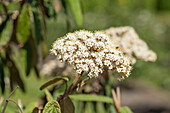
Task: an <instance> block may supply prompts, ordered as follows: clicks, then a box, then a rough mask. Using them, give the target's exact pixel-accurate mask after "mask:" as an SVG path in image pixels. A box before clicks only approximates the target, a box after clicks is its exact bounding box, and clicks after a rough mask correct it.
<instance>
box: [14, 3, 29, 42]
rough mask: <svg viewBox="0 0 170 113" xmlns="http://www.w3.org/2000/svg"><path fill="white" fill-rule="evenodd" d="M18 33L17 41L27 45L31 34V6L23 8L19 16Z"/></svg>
mask: <svg viewBox="0 0 170 113" xmlns="http://www.w3.org/2000/svg"><path fill="white" fill-rule="evenodd" d="M16 31H17V33H16V36H17V40H18V41H19V42H20V43H22V44H24V43H26V42H27V40H28V38H29V36H30V33H31V20H30V15H29V6H28V5H27V4H25V5H24V6H23V8H22V11H21V14H20V15H19V19H18V25H17V30H16Z"/></svg>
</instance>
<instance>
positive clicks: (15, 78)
mask: <svg viewBox="0 0 170 113" xmlns="http://www.w3.org/2000/svg"><path fill="white" fill-rule="evenodd" d="M9 46H10V48H9V50H7V54H6V61H8V63H9V64H10V65H7V66H8V69H9V72H10V86H11V89H13V87H14V83H16V84H18V85H19V86H20V88H21V89H22V90H23V91H24V92H25V87H24V83H23V81H22V78H21V73H20V71H19V69H18V67H17V65H18V64H17V62H15V59H14V55H15V54H16V53H15V52H16V50H14V51H12V49H11V48H14V47H16V46H13V45H12V44H10V45H9Z"/></svg>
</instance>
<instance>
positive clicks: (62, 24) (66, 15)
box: [0, 0, 170, 113]
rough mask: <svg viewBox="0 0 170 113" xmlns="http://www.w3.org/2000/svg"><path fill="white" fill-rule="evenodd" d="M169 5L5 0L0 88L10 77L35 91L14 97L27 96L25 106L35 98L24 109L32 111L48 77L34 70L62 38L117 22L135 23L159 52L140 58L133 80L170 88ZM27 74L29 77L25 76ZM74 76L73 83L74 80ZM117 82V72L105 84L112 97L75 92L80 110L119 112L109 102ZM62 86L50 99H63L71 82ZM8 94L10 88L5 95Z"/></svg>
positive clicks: (134, 0)
mask: <svg viewBox="0 0 170 113" xmlns="http://www.w3.org/2000/svg"><path fill="white" fill-rule="evenodd" d="M169 4H170V1H168V0H91V1H90V2H89V1H88V0H28V1H24V0H23V1H21V2H10V3H8V4H4V3H1V4H0V16H1V17H2V22H0V23H1V25H0V84H1V91H0V93H2V92H3V93H4V90H5V87H7V86H5V85H7V84H6V82H5V79H6V78H9V79H10V85H11V86H10V88H11V89H13V87H14V85H15V84H18V85H20V87H21V88H22V90H23V91H25V90H27V92H28V93H29V94H24V95H25V96H24V95H23V93H21V92H19V93H18V95H15V96H14V97H15V98H21V99H22V100H23V104H24V105H27V104H28V103H30V105H28V106H26V109H24V110H25V112H26V111H28V112H30V111H32V109H33V108H34V107H35V105H36V104H37V103H36V102H33V103H31V102H32V101H35V100H36V98H38V97H42V96H43V94H42V93H43V92H40V91H38V88H39V86H40V84H42V81H43V82H44V81H46V78H45V80H44V79H43V80H42V79H41V80H40V81H39V80H36V78H35V77H32V76H30V75H31V74H30V73H31V72H32V73H34V74H33V75H36V76H39V69H40V67H41V66H40V64H39V61H41V60H43V59H44V58H45V57H46V55H47V53H48V49H49V48H51V44H52V42H53V41H54V40H56V37H60V36H63V35H64V34H66V33H67V32H68V31H74V30H77V29H80V28H83V29H87V30H103V29H106V28H109V27H112V26H132V27H134V28H135V30H136V31H137V33H138V34H139V36H140V37H141V38H142V39H143V40H145V41H146V42H147V44H148V45H149V47H150V48H151V49H153V50H154V51H155V52H156V53H157V55H158V60H157V61H156V63H149V62H144V61H141V60H138V61H137V63H136V64H135V66H134V70H133V71H132V75H131V76H130V78H129V79H131V78H142V79H145V80H147V81H150V82H152V83H153V84H155V85H157V86H159V87H163V88H166V89H169V90H170V76H169V73H170V70H169V68H170V59H169V58H170V52H169V49H170V46H169V45H170V39H169V36H170V30H169V29H170V14H169V11H170V5H169ZM16 11H18V12H17V13H16ZM26 76H28V78H25V77H26ZM73 79H74V78H73ZM73 79H71V80H70V81H69V82H68V85H70V83H71V82H72V81H73ZM113 82H114V81H113V77H111V78H107V82H106V83H103V84H105V85H104V86H103V89H102V91H101V92H100V93H99V94H100V95H104V98H105V97H106V98H107V99H104V100H102V98H103V97H101V98H100V97H99V98H98V96H97V95H94V98H87V97H88V96H89V95H88V94H87V95H86V94H85V95H78V94H76V95H77V97H74V96H76V95H72V96H70V98H71V99H72V101H73V103H74V106H75V113H80V112H85V113H86V112H87V113H95V112H97V113H100V112H101V113H104V112H110V113H113V112H116V110H115V107H114V106H113V105H112V103H108V102H110V100H109V99H111V98H110V97H111V89H112V88H113ZM30 83H31V84H30ZM90 85H92V83H91V82H90V84H89V86H90ZM56 86H58V87H59V89H57V88H56V89H57V90H56V89H55V91H54V92H53V93H52V94H51V95H50V92H48V91H46V95H50V96H48V97H49V98H48V100H51V96H53V99H57V97H58V96H59V95H61V94H63V92H64V90H65V85H62V83H61V84H57V85H56ZM85 88H86V90H82V92H85V93H90V94H93V93H94V92H90V91H89V90H88V89H89V87H88V86H87V87H85ZM103 93H104V94H103ZM7 94H9V92H8V93H6V94H5V95H7ZM32 95H34V96H32ZM92 97H93V96H92ZM97 99H99V100H97ZM100 99H101V100H102V101H101V102H99V101H100ZM82 101H83V102H82ZM96 101H98V102H96ZM8 108H9V109H8V110H7V112H11V111H14V109H16V108H15V107H13V105H11V104H9V107H8ZM1 109H2V108H0V110H1ZM16 111H17V110H16ZM121 112H123V113H124V112H125V113H126V112H127V113H130V112H131V111H130V110H129V108H127V107H122V108H121Z"/></svg>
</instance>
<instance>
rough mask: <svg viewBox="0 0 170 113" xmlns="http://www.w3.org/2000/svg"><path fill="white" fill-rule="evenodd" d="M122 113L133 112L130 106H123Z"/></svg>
mask: <svg viewBox="0 0 170 113" xmlns="http://www.w3.org/2000/svg"><path fill="white" fill-rule="evenodd" d="M120 113H133V112H132V111H131V110H130V108H129V107H121V108H120Z"/></svg>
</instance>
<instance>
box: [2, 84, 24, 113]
mask: <svg viewBox="0 0 170 113" xmlns="http://www.w3.org/2000/svg"><path fill="white" fill-rule="evenodd" d="M18 88H19V86H17V87H16V88H15V89H14V90H13V91H12V92H11V94H10V95H9V96H8V98H7V99H6V103H5V106H4V108H3V111H2V113H5V110H6V107H7V105H8V102H9V101H12V102H14V103H15V104H16V105H17V106H18V108H19V109H20V111H21V113H22V110H21V108H20V107H19V105H18V104H17V103H16V102H15V101H14V100H11V99H10V97H11V96H12V94H13V93H14V92H15V90H16V89H18Z"/></svg>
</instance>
